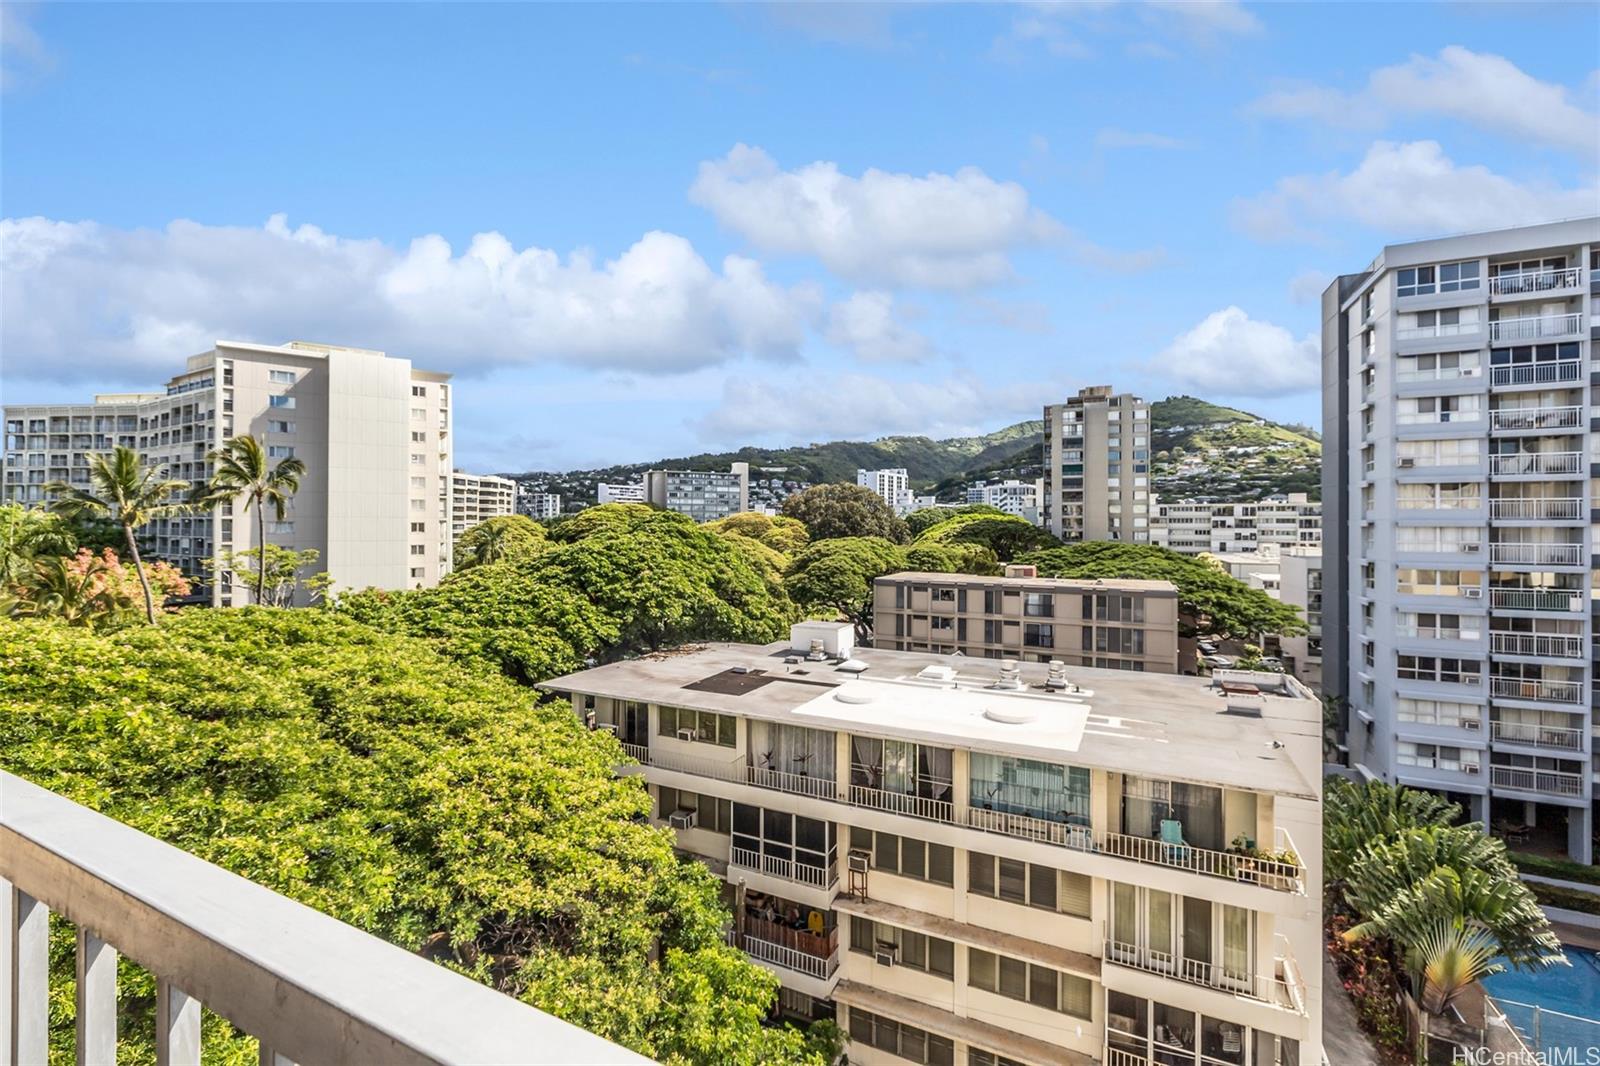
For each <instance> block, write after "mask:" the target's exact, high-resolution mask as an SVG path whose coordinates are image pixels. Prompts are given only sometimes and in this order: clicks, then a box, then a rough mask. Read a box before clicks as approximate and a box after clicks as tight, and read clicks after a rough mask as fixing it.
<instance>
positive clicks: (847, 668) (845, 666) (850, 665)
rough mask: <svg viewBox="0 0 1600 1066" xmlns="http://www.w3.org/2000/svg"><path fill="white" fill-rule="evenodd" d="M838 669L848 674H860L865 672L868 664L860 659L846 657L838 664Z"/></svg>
mask: <svg viewBox="0 0 1600 1066" xmlns="http://www.w3.org/2000/svg"><path fill="white" fill-rule="evenodd" d="M837 669H839V670H840V671H841V672H843V673H846V674H859V673H863V672H865V670H866V669H867V664H866V663H864V662H862V661H861V660H860V659H846V660H845V661H844V662H842V663H840V664H839V665H838V667H837Z"/></svg>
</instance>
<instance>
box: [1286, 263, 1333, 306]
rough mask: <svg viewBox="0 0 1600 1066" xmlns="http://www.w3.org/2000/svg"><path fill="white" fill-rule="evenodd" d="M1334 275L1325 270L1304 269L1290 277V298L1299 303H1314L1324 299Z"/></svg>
mask: <svg viewBox="0 0 1600 1066" xmlns="http://www.w3.org/2000/svg"><path fill="white" fill-rule="evenodd" d="M1331 281H1333V275H1332V274H1329V273H1328V272H1327V271H1325V270H1316V269H1311V270H1302V271H1300V273H1298V274H1296V275H1295V276H1294V277H1292V278H1290V279H1289V299H1291V300H1293V301H1294V302H1295V303H1297V304H1312V303H1316V302H1317V301H1319V300H1321V299H1322V294H1323V292H1324V291H1326V290H1327V288H1328V284H1329V283H1330V282H1331Z"/></svg>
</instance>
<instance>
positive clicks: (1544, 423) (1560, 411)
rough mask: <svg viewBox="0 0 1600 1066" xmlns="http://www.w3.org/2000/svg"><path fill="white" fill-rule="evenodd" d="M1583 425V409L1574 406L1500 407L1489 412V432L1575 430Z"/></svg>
mask: <svg viewBox="0 0 1600 1066" xmlns="http://www.w3.org/2000/svg"><path fill="white" fill-rule="evenodd" d="M1582 425H1583V408H1582V407H1579V406H1577V405H1575V404H1568V405H1563V406H1560V407H1501V408H1498V409H1495V410H1491V411H1490V412H1489V428H1490V429H1491V430H1496V429H1499V430H1507V431H1513V430H1525V429H1537V430H1546V429H1577V428H1578V427H1580V426H1582Z"/></svg>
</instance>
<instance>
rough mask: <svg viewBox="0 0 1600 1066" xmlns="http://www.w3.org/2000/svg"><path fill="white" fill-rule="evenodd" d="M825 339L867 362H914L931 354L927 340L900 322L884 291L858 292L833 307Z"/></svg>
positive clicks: (892, 300) (892, 303)
mask: <svg viewBox="0 0 1600 1066" xmlns="http://www.w3.org/2000/svg"><path fill="white" fill-rule="evenodd" d="M825 336H826V338H827V341H828V343H829V344H836V345H838V346H839V347H841V348H848V349H849V350H850V351H852V352H854V353H855V354H856V356H857V357H858V358H861V359H864V360H866V361H867V362H869V363H918V362H921V361H922V360H924V359H926V358H928V356H930V355H932V354H933V345H931V344H930V343H929V342H928V338H926V337H924V336H923V335H922V334H920V333H918V332H917V331H916V330H914V329H911V328H909V327H908V326H906V324H905V323H904V322H902V321H901V320H900V317H899V316H898V315H897V314H896V313H895V306H894V297H893V296H891V295H889V294H888V293H886V292H858V293H855V294H854V295H852V296H851V297H850V298H849V299H847V300H843V301H841V302H839V303H836V304H834V305H833V307H832V309H831V310H830V311H829V315H828V329H827V333H826V334H825Z"/></svg>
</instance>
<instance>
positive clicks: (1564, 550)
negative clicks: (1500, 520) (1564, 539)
mask: <svg viewBox="0 0 1600 1066" xmlns="http://www.w3.org/2000/svg"><path fill="white" fill-rule="evenodd" d="M1489 562H1491V563H1496V564H1499V565H1502V566H1583V565H1584V559H1583V545H1582V544H1540V543H1534V544H1526V543H1520V542H1507V541H1494V542H1493V543H1491V544H1490V545H1489Z"/></svg>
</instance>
